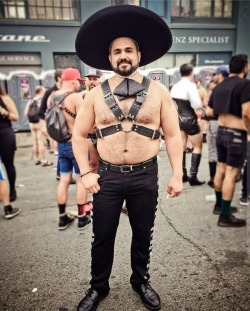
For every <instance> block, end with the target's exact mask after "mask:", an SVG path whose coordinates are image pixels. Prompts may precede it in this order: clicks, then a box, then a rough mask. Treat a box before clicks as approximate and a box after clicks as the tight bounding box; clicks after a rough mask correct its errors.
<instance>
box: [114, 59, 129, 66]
mask: <svg viewBox="0 0 250 311" xmlns="http://www.w3.org/2000/svg"><path fill="white" fill-rule="evenodd" d="M121 63H126V64H129V65H132V62H131V61H130V60H128V59H125V58H124V59H121V60H120V61H119V62H118V63H117V65H118V66H119V65H120V64H121Z"/></svg>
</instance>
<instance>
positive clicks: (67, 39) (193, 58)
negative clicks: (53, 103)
mask: <svg viewBox="0 0 250 311" xmlns="http://www.w3.org/2000/svg"><path fill="white" fill-rule="evenodd" d="M122 3H129V4H134V5H141V6H143V7H147V8H149V9H151V10H153V11H154V12H156V13H157V14H159V15H160V16H161V17H162V18H163V19H164V21H165V22H166V23H167V24H168V25H169V27H170V29H171V31H172V34H173V46H172V48H171V49H170V51H169V53H168V54H167V55H165V56H164V57H162V58H161V59H160V60H158V61H156V62H154V63H152V64H150V65H148V66H146V67H145V68H143V69H146V68H150V67H151V68H156V67H161V68H173V67H178V66H180V65H181V64H183V63H188V62H190V63H192V64H194V65H197V66H204V65H206V66H207V65H215V66H216V65H220V64H227V62H228V60H229V59H230V57H231V56H232V54H235V53H244V54H248V56H249V57H250V40H249V39H248V37H249V35H248V32H249V30H248V29H250V1H234V0H171V1H170V0H169V1H166V0H141V1H140V0H94V1H92V0H88V1H85V0H81V1H78V0H49V1H48V0H8V1H7V0H1V1H0V24H1V26H0V27H1V28H0V73H1V74H4V75H8V74H9V73H10V72H11V71H13V70H31V71H33V72H34V73H36V74H41V73H42V72H44V71H47V70H51V69H54V68H59V67H60V68H65V67H68V66H72V67H76V68H78V69H79V70H80V71H81V72H82V74H84V73H85V72H86V70H87V69H88V68H87V66H86V65H85V64H83V63H82V62H81V61H80V60H79V59H78V57H77V56H76V53H75V37H76V34H77V32H78V29H79V27H80V26H81V24H82V23H83V22H84V21H85V20H86V19H87V18H88V17H89V16H90V15H91V14H92V13H94V12H95V11H97V10H99V9H101V8H104V7H106V6H109V5H116V4H122ZM163 40H164V38H163ZM152 48H154V47H152Z"/></svg>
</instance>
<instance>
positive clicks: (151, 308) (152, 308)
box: [132, 286, 161, 311]
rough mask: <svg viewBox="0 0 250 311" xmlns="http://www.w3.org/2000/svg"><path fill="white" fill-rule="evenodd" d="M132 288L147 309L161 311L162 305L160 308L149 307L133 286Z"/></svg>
mask: <svg viewBox="0 0 250 311" xmlns="http://www.w3.org/2000/svg"><path fill="white" fill-rule="evenodd" d="M132 288H133V290H134V291H135V292H136V294H137V295H138V296H139V297H140V299H141V301H142V303H143V304H144V306H145V307H146V308H148V309H149V310H153V311H156V310H160V309H161V304H160V305H159V306H157V307H150V306H149V305H147V304H146V302H144V301H143V299H142V298H141V295H140V293H138V292H137V290H136V288H134V287H133V286H132Z"/></svg>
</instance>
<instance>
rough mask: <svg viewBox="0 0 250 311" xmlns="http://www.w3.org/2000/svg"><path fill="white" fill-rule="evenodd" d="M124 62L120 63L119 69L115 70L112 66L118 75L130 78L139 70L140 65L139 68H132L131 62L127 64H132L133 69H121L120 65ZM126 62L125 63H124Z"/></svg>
mask: <svg viewBox="0 0 250 311" xmlns="http://www.w3.org/2000/svg"><path fill="white" fill-rule="evenodd" d="M121 62H122V61H120V62H119V63H118V64H117V68H114V67H113V66H112V64H111V68H112V70H113V71H114V72H115V73H117V74H118V75H120V76H122V77H128V76H130V75H131V74H132V73H134V72H135V71H136V70H137V68H138V67H139V64H138V65H137V66H132V64H131V63H130V62H126V63H127V64H130V65H131V67H130V69H119V65H120V63H121ZM124 62H125V61H124Z"/></svg>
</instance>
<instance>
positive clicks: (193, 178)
mask: <svg viewBox="0 0 250 311" xmlns="http://www.w3.org/2000/svg"><path fill="white" fill-rule="evenodd" d="M200 161H201V154H198V153H192V158H191V168H190V177H189V179H188V181H189V184H190V186H200V185H203V184H205V181H199V180H198V178H197V173H198V168H199V165H200Z"/></svg>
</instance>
